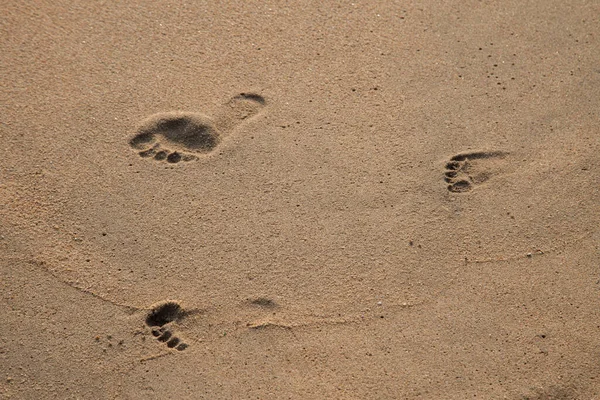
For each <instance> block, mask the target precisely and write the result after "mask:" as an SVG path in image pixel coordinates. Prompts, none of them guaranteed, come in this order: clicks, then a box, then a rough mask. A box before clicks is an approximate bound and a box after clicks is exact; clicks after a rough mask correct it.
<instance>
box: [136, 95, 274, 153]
mask: <svg viewBox="0 0 600 400" xmlns="http://www.w3.org/2000/svg"><path fill="white" fill-rule="evenodd" d="M265 104H266V101H265V99H264V98H263V97H262V96H260V95H258V94H253V93H241V94H239V95H237V96H235V97H233V98H232V99H231V100H229V102H227V104H225V105H224V107H223V109H222V111H221V112H220V113H219V115H217V117H216V118H215V119H214V121H213V120H212V119H210V118H209V117H207V116H205V115H203V114H200V113H191V112H181V111H173V112H166V113H158V114H154V115H152V116H150V117H149V118H147V119H146V120H145V121H143V122H142V124H141V126H140V127H139V128H138V130H137V133H136V134H135V136H133V138H131V140H130V141H129V144H130V145H131V147H132V148H134V149H135V150H136V151H138V154H139V155H140V157H143V158H150V157H152V158H154V159H155V160H157V161H163V160H166V161H167V162H169V163H178V162H180V161H191V160H195V159H197V158H198V155H202V154H207V153H210V152H212V151H213V150H214V149H215V148H216V147H217V146H219V144H220V143H221V141H222V139H223V138H224V137H225V136H227V135H228V134H229V133H231V132H232V131H233V130H234V129H235V128H236V127H237V126H238V125H239V124H241V123H242V122H243V121H244V120H246V119H248V118H250V117H252V116H254V115H256V114H258V112H259V111H260V110H261V109H262V108H263V107H264V106H265Z"/></svg>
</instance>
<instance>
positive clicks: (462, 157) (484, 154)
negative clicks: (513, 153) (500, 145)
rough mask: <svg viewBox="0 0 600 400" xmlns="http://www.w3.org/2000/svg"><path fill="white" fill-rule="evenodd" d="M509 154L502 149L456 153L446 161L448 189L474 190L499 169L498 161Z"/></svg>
mask: <svg viewBox="0 0 600 400" xmlns="http://www.w3.org/2000/svg"><path fill="white" fill-rule="evenodd" d="M507 155H508V153H505V152H502V151H474V152H470V153H461V154H457V155H455V156H454V157H452V158H451V159H450V161H449V162H448V163H446V171H445V172H444V175H445V178H444V180H445V181H446V182H448V190H449V191H451V192H455V193H463V192H469V191H471V190H473V189H474V188H475V186H477V185H479V184H482V183H483V182H485V181H487V180H488V179H490V178H491V177H492V176H493V175H494V174H495V173H496V172H495V171H498V169H499V167H500V166H499V165H498V163H499V162H502V161H503V160H504V158H505V157H506V156H507Z"/></svg>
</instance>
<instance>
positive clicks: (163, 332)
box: [146, 301, 188, 351]
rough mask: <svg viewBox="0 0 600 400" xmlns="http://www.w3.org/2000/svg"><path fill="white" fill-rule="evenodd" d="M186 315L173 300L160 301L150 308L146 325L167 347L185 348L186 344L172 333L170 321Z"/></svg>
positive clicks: (172, 321)
mask: <svg viewBox="0 0 600 400" xmlns="http://www.w3.org/2000/svg"><path fill="white" fill-rule="evenodd" d="M185 316H186V312H185V311H184V310H183V308H182V307H181V306H180V305H179V304H178V303H176V302H174V301H167V302H163V303H160V304H158V305H156V306H154V307H153V308H152V310H150V312H149V313H148V315H147V316H146V325H148V326H149V327H150V328H151V332H152V336H154V337H155V338H156V339H157V340H158V341H159V342H164V343H166V344H167V347H169V348H175V349H176V350H179V351H181V350H185V349H186V348H187V347H188V345H187V344H186V343H184V342H183V341H182V340H181V339H180V338H178V337H177V336H175V335H174V334H173V331H172V329H171V325H172V323H175V322H177V321H180V320H181V319H183V318H184V317H185Z"/></svg>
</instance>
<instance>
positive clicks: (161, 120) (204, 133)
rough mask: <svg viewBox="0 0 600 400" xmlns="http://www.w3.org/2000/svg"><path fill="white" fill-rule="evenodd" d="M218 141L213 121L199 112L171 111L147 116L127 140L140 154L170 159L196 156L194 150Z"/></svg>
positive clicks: (209, 147)
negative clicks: (133, 134)
mask: <svg viewBox="0 0 600 400" xmlns="http://www.w3.org/2000/svg"><path fill="white" fill-rule="evenodd" d="M219 141H220V135H219V133H218V131H217V129H216V128H215V126H214V124H213V123H212V121H210V120H209V119H208V118H207V117H205V116H203V115H201V114H195V113H183V112H171V113H160V114H155V115H153V116H151V117H150V118H148V119H147V120H146V121H144V123H143V124H142V126H141V127H140V128H139V129H138V133H137V134H136V135H135V136H134V137H133V138H132V139H131V140H130V141H129V145H130V146H131V147H133V148H134V149H137V150H140V151H139V152H138V154H139V155H140V157H144V158H147V157H154V159H155V160H158V161H162V160H166V161H167V162H169V163H178V162H179V161H190V160H193V159H195V157H194V156H193V153H208V152H210V151H212V150H213V149H214V148H215V147H216V146H217V145H218V144H219Z"/></svg>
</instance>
